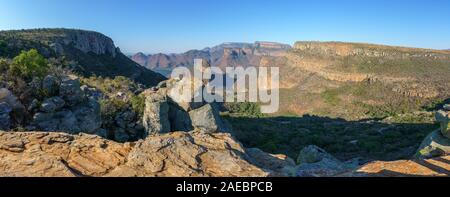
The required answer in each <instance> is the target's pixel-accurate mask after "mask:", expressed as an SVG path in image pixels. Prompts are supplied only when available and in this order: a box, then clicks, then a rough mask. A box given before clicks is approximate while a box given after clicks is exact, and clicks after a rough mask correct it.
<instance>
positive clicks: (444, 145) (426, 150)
mask: <svg viewBox="0 0 450 197" xmlns="http://www.w3.org/2000/svg"><path fill="white" fill-rule="evenodd" d="M449 154H450V139H448V138H446V137H444V136H443V135H442V133H441V132H440V131H438V130H437V131H434V132H432V133H431V134H429V135H428V136H427V137H426V138H425V140H423V142H422V143H421V144H420V146H419V148H418V150H417V153H416V155H415V157H416V158H433V157H440V156H445V155H449Z"/></svg>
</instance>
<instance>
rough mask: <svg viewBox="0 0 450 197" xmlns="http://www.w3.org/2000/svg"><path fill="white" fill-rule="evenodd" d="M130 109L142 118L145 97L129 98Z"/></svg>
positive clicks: (134, 96)
mask: <svg viewBox="0 0 450 197" xmlns="http://www.w3.org/2000/svg"><path fill="white" fill-rule="evenodd" d="M130 103H131V109H132V110H133V111H134V113H136V114H137V115H138V117H142V116H143V114H144V108H145V97H144V96H143V95H137V96H136V95H133V96H131V98H130Z"/></svg>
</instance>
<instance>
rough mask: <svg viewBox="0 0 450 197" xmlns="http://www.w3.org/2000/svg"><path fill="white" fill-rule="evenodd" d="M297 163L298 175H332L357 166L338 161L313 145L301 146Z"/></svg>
mask: <svg viewBox="0 0 450 197" xmlns="http://www.w3.org/2000/svg"><path fill="white" fill-rule="evenodd" d="M297 163H298V164H299V165H298V166H297V169H296V176H300V177H323V176H325V177H328V176H334V175H337V174H339V173H343V172H345V171H348V170H350V169H353V168H356V167H357V166H355V165H352V164H347V163H345V162H341V161H339V160H338V159H336V158H335V157H333V156H332V155H330V154H329V153H327V152H326V151H325V150H323V149H321V148H319V147H317V146H315V145H310V146H307V147H305V148H303V149H302V150H301V151H300V154H299V156H298V158H297Z"/></svg>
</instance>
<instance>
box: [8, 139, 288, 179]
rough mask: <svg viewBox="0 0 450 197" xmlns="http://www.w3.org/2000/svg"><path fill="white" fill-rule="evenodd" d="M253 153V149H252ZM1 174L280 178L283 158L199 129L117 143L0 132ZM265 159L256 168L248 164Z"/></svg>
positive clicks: (283, 174)
mask: <svg viewBox="0 0 450 197" xmlns="http://www.w3.org/2000/svg"><path fill="white" fill-rule="evenodd" d="M253 152H254V151H253ZM0 158H2V159H1V160H0V176H41V177H42V176H46V177H47V176H51V177H55V176H58V177H60V176H275V175H276V176H285V175H286V174H285V169H284V170H283V168H282V167H280V165H278V164H277V163H283V162H286V163H291V164H292V161H283V160H285V159H283V158H285V156H284V157H283V156H278V157H274V156H272V155H269V154H267V153H264V152H262V151H261V152H258V153H257V154H255V153H253V154H247V150H245V149H244V148H243V147H242V145H241V144H240V143H238V142H236V141H235V140H234V139H233V138H232V137H231V136H230V135H229V134H224V133H214V134H213V133H204V132H201V131H192V132H174V133H169V134H164V135H160V136H152V137H149V138H147V139H145V140H141V141H138V142H136V143H116V142H112V141H109V140H106V139H103V138H100V137H97V136H93V135H87V134H79V135H70V134H64V133H45V132H24V133H18V132H0ZM263 158H264V159H265V160H267V161H266V162H265V163H260V164H259V166H257V165H255V164H254V163H253V162H255V161H260V160H261V159H263Z"/></svg>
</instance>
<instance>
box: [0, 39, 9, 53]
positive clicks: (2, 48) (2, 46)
mask: <svg viewBox="0 0 450 197" xmlns="http://www.w3.org/2000/svg"><path fill="white" fill-rule="evenodd" d="M6 47H7V46H6V42H5V41H3V40H0V57H3V56H6V55H7V54H6V52H7V51H8V50H7V49H6Z"/></svg>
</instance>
